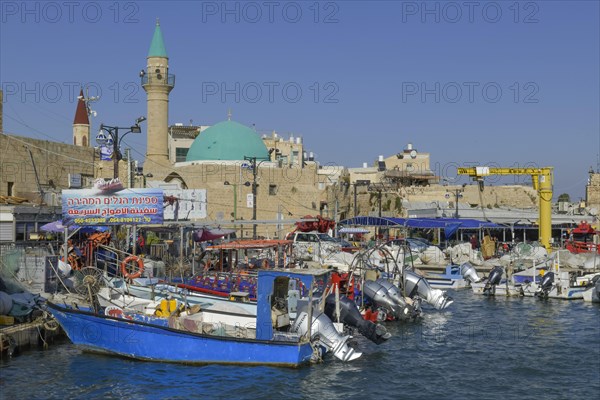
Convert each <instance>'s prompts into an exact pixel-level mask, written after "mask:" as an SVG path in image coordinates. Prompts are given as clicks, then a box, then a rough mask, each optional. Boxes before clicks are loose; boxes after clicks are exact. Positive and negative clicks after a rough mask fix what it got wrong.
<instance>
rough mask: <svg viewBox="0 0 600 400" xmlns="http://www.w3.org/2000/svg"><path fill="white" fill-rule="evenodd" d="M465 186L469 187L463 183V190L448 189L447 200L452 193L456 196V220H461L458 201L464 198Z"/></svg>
mask: <svg viewBox="0 0 600 400" xmlns="http://www.w3.org/2000/svg"><path fill="white" fill-rule="evenodd" d="M465 186H467V184H466V183H463V185H462V188H458V189H451V190H449V189H446V195H445V197H446V198H447V199H449V198H450V193H453V194H454V205H455V207H456V211H455V212H454V218H459V216H458V199H459V198H462V197H463V192H464V191H465Z"/></svg>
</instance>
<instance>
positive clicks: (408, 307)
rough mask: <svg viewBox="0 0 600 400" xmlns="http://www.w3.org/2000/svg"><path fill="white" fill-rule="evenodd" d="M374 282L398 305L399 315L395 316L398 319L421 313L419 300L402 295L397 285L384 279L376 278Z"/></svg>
mask: <svg viewBox="0 0 600 400" xmlns="http://www.w3.org/2000/svg"><path fill="white" fill-rule="evenodd" d="M376 282H377V283H379V284H380V285H381V286H383V287H384V288H385V289H386V290H387V292H388V294H389V296H390V297H391V298H392V299H393V300H394V301H395V302H396V304H398V306H399V307H400V312H401V315H397V316H396V317H397V318H398V319H415V318H417V317H418V316H420V315H421V303H420V302H415V301H413V300H412V299H407V298H406V297H404V296H403V295H402V292H401V291H400V289H399V288H398V286H396V285H394V284H393V283H392V282H390V281H388V280H386V279H383V278H381V279H377V281H376Z"/></svg>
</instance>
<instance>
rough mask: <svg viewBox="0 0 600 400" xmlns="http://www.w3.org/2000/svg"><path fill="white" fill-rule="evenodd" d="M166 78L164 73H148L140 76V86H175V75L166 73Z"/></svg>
mask: <svg viewBox="0 0 600 400" xmlns="http://www.w3.org/2000/svg"><path fill="white" fill-rule="evenodd" d="M166 77H167V79H166V80H165V75H164V74H161V73H149V74H145V75H144V76H142V79H141V81H142V86H144V85H167V86H172V87H173V86H175V75H174V74H167V76H166Z"/></svg>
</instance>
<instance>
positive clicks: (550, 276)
mask: <svg viewBox="0 0 600 400" xmlns="http://www.w3.org/2000/svg"><path fill="white" fill-rule="evenodd" d="M552 285H554V272H546V273H545V274H544V276H543V277H542V281H541V282H540V287H539V288H538V290H537V291H536V293H535V294H536V296H539V297H542V298H544V299H547V298H548V292H550V289H552Z"/></svg>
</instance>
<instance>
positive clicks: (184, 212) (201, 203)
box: [164, 189, 206, 221]
mask: <svg viewBox="0 0 600 400" xmlns="http://www.w3.org/2000/svg"><path fill="white" fill-rule="evenodd" d="M164 193H165V196H173V197H175V198H176V199H177V201H175V202H173V204H168V203H167V204H165V208H164V218H165V220H173V221H190V220H194V219H204V218H206V189H164Z"/></svg>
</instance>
